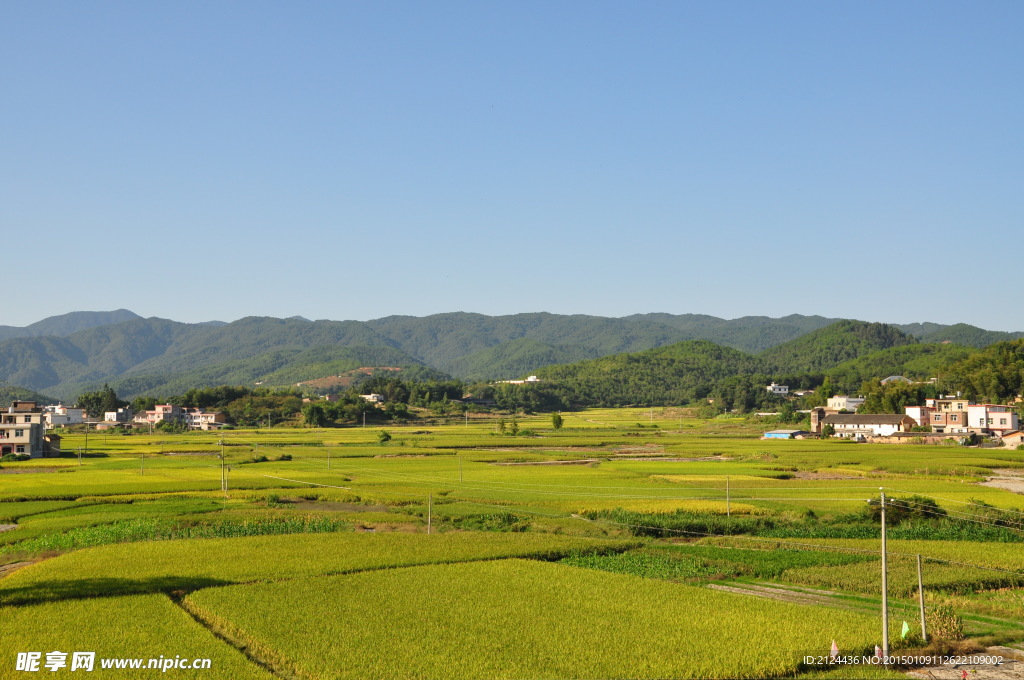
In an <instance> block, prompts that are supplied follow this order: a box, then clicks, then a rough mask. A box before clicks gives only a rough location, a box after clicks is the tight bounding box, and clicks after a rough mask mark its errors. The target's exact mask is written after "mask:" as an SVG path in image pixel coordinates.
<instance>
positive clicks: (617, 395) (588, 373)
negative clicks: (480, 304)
mask: <svg viewBox="0 0 1024 680" xmlns="http://www.w3.org/2000/svg"><path fill="white" fill-rule="evenodd" d="M760 369H761V364H760V362H759V361H758V360H757V359H756V358H755V357H753V356H751V355H749V354H744V353H743V352H740V351H737V350H734V349H732V348H729V347H722V346H720V345H716V344H714V343H711V342H708V341H706V340H687V341H684V342H680V343H676V344H674V345H669V346H667V347H659V348H657V349H652V350H647V351H644V352H636V353H633V354H617V355H614V356H607V357H602V358H600V359H592V360H588V361H581V362H578V363H575V364H568V365H564V366H548V367H545V368H542V369H539V370H538V371H537V376H538V377H540V378H542V379H543V380H545V381H546V382H549V383H551V384H552V385H553V388H554V389H557V390H559V391H560V392H562V393H565V394H567V395H569V397H570V399H571V400H572V401H574V402H575V403H583V404H593V405H601V406H621V405H626V404H640V405H648V404H669V403H676V404H682V403H688V402H690V401H692V400H693V399H697V398H701V397H703V396H705V395H706V394H707V393H708V392H709V391H710V389H711V387H712V386H713V385H714V384H715V383H717V382H718V381H721V380H723V379H725V378H728V377H731V376H736V375H741V374H756V373H759V372H760Z"/></svg>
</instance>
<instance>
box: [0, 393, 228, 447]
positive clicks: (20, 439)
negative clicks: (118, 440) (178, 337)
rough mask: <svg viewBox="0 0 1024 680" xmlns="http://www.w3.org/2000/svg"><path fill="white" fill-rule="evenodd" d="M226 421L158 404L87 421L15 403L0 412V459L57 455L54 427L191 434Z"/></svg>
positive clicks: (59, 409) (70, 410)
mask: <svg viewBox="0 0 1024 680" xmlns="http://www.w3.org/2000/svg"><path fill="white" fill-rule="evenodd" d="M224 422H225V417H224V414H223V413H220V412H218V411H207V410H205V409H201V408H185V407H182V406H176V405H174V404H160V405H157V406H156V407H155V408H154V409H153V410H152V411H143V412H142V413H139V414H135V413H133V412H132V409H130V408H121V409H118V410H116V411H108V412H107V413H105V414H103V420H101V421H95V422H94V421H89V420H87V419H86V414H85V411H84V409H81V408H77V407H71V406H63V405H61V404H57V405H56V406H39V405H38V404H37V403H36V402H34V401H14V402H12V403H11V405H10V406H9V407H8V408H7V410H6V411H3V412H0V455H5V456H6V455H8V454H15V455H17V454H23V455H28V456H31V457H33V458H40V457H51V456H59V455H60V439H61V438H60V435H58V434H53V433H50V434H47V432H48V431H49V430H52V429H53V428H56V427H64V426H68V425H82V424H87V425H89V426H92V427H95V428H96V429H97V430H103V429H107V428H111V427H118V426H121V427H123V426H125V425H151V426H152V425H157V424H159V423H174V424H180V425H185V426H186V427H188V428H189V429H191V430H217V429H220V428H221V427H223V425H224Z"/></svg>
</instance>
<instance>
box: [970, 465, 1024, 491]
mask: <svg viewBox="0 0 1024 680" xmlns="http://www.w3.org/2000/svg"><path fill="white" fill-rule="evenodd" d="M992 472H994V473H995V474H994V475H993V476H991V477H986V478H985V481H984V482H979V484H981V486H991V487H993V488H996V489H1005V490H1006V491H1012V492H1013V493H1020V494H1024V471H1022V470H1015V469H1012V468H996V469H994V470H992Z"/></svg>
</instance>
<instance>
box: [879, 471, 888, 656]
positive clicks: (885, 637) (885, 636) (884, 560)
mask: <svg viewBox="0 0 1024 680" xmlns="http://www.w3.org/2000/svg"><path fill="white" fill-rule="evenodd" d="M879 491H881V508H882V659H883V660H884V659H885V658H886V657H888V656H889V580H888V579H889V573H888V572H889V564H888V558H889V556H888V554H887V552H886V547H885V491H883V490H882V489H881V487H879Z"/></svg>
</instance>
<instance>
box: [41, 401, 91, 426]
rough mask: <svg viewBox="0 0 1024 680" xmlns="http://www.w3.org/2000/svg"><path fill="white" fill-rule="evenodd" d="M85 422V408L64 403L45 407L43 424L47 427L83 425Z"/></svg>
mask: <svg viewBox="0 0 1024 680" xmlns="http://www.w3.org/2000/svg"><path fill="white" fill-rule="evenodd" d="M84 422H85V409H82V408H76V407H74V406H64V405H63V404H57V405H56V406H44V407H43V425H44V426H45V427H46V429H52V428H54V427H63V426H64V425H81V424H82V423H84Z"/></svg>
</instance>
